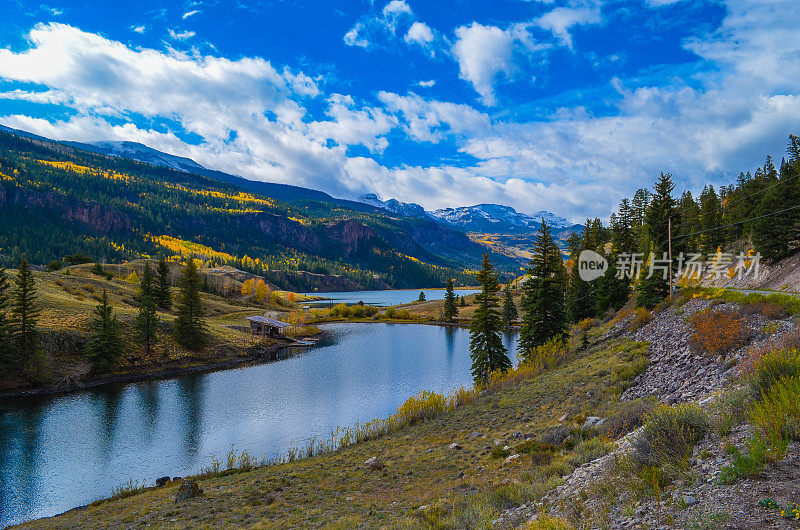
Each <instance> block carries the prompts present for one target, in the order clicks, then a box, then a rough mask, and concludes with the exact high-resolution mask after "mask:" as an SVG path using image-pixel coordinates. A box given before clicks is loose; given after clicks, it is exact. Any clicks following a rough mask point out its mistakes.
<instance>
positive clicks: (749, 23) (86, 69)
mask: <svg viewBox="0 0 800 530" xmlns="http://www.w3.org/2000/svg"><path fill="white" fill-rule="evenodd" d="M794 3H795V0H772V1H770V2H751V1H749V0H727V3H726V7H727V12H726V15H725V18H724V20H723V22H722V25H721V27H719V28H717V29H716V30H715V31H713V32H712V33H710V34H706V35H699V36H697V37H695V38H693V39H687V40H685V41H684V43H683V46H684V47H685V48H686V50H687V51H689V52H691V53H692V54H695V55H696V56H698V57H699V59H698V64H699V65H702V66H703V68H698V70H697V71H698V72H700V73H695V74H694V75H693V76H692V78H691V80H690V81H686V82H685V81H682V80H681V79H682V78H681V75H678V74H679V72H676V75H675V76H671V75H670V70H669V69H667V70H666V72H665V73H664V74H663V75H662V76H661V79H660V80H658V81H648V80H647V79H644V80H642V79H636V78H631V79H624V78H623V79H618V80H615V81H613V82H612V85H611V86H612V87H614V88H615V89H616V91H617V94H616V96H613V97H609V98H608V105H609V106H613V107H615V109H616V110H615V112H605V113H604V114H603V115H602V116H596V115H593V114H592V113H591V112H590V111H588V110H585V109H583V108H581V107H579V106H575V107H568V108H563V109H559V110H557V111H555V112H553V113H552V115H549V116H548V115H544V116H537V120H536V121H527V122H526V121H519V119H518V118H515V117H514V116H515V114H514V113H513V112H503V111H505V110H512V111H513V108H509V109H501V110H500V111H497V109H492V113H487V112H484V111H482V110H478V109H476V108H474V107H472V106H470V105H465V104H463V103H454V102H450V101H441V100H437V99H434V98H428V97H423V96H421V95H419V94H416V93H414V92H409V93H406V94H397V93H394V92H388V91H377V92H376V94H375V96H374V99H371V100H370V101H362V100H358V99H355V98H353V97H352V96H350V95H347V94H330V93H326V87H325V84H324V81H323V80H321V79H318V78H315V77H312V76H309V75H308V74H305V73H304V72H301V71H296V70H293V69H290V68H285V67H283V66H281V67H279V68H276V67H275V66H274V65H273V64H271V63H270V62H269V61H267V60H264V59H260V58H241V59H236V60H230V59H225V58H221V57H212V56H201V55H199V54H196V53H195V54H193V55H188V54H183V53H181V52H178V51H175V50H171V49H168V50H167V51H158V50H151V49H132V48H130V47H128V46H126V45H124V44H122V43H119V42H116V41H113V40H110V39H107V38H104V37H102V36H100V35H96V34H92V33H87V32H83V31H80V30H78V29H76V28H73V27H70V26H65V25H61V24H47V25H38V26H36V27H35V28H34V29H33V30H32V31H31V32H30V34H29V35H28V42H29V43H30V44H29V48H28V49H25V50H22V51H13V50H11V49H0V79H2V80H4V81H17V82H21V83H22V85H20V86H22V87H23V88H20V87H19V86H15V85H12V86H15V88H14V90H8V91H7V92H4V93H2V94H0V98H3V99H6V100H25V101H28V102H32V103H48V104H51V105H61V106H64V107H68V108H70V109H72V114H74V115H73V116H72V117H71V118H68V119H65V120H63V121H57V120H52V119H51V120H44V119H40V118H33V117H31V116H27V115H25V113H24V112H22V111H18V113H17V114H11V115H8V116H4V117H1V118H0V122H2V123H4V124H7V125H10V126H13V127H19V128H22V129H26V130H30V131H32V132H35V133H38V134H42V135H45V136H51V137H55V138H64V139H71V140H97V139H111V140H132V141H139V142H142V143H145V144H147V145H150V146H152V147H154V148H156V149H162V150H165V151H167V152H171V153H174V154H177V155H181V156H189V157H191V158H194V159H195V160H197V161H198V162H200V163H201V164H204V165H206V166H207V167H211V168H214V169H220V170H225V171H229V172H232V173H238V174H242V175H244V176H246V177H249V178H254V179H260V180H269V181H276V182H285V183H293V184H299V185H306V186H310V187H314V188H318V189H323V190H325V191H327V192H329V193H332V194H334V195H338V196H343V197H353V196H356V195H358V194H361V193H364V192H368V191H372V192H377V193H379V194H380V195H381V196H384V197H397V198H398V199H401V200H406V201H415V202H419V203H420V204H423V205H424V206H425V207H426V208H438V207H444V206H458V205H463V204H471V203H475V202H498V203H505V204H509V205H511V206H514V207H515V208H517V209H518V210H520V211H524V212H532V211H536V210H540V209H548V210H551V211H555V212H556V213H559V214H562V215H565V216H567V217H569V218H571V219H573V220H578V221H579V220H581V219H583V218H585V217H587V216H595V215H597V216H601V217H605V216H607V215H608V214H609V213H610V211H611V209H612V208H613V207H614V205H615V203H616V202H617V201H618V200H619V199H620V198H621V197H622V196H623V195H629V194H631V193H632V192H633V191H634V190H635V188H637V187H641V186H649V185H651V184H652V179H653V178H654V177H655V176H656V175H657V174H658V172H659V171H661V170H663V171H670V172H672V173H673V174H674V175H675V176H676V178H677V179H678V180H679V181H681V183H682V184H689V185H690V186H695V187H701V186H702V184H703V183H705V182H708V181H709V179H711V180H714V179H717V180H722V179H725V180H727V179H729V178H732V177H733V176H734V175H735V174H738V171H739V170H741V169H747V168H752V167H754V166H755V165H756V164H758V163H759V162H761V161H762V159H763V156H764V155H765V154H766V153H768V152H770V151H771V152H772V154H774V155H778V156H780V154H781V152H782V151H783V149H784V147H785V142H786V135H787V133H788V132H796V131H798V129H800V89H798V87H797V79H800V62H798V61H797V57H800V34H798V32H797V27H800V13H798V12H797V10H795V9H793V7H794ZM380 13H381V16H382V11H381V12H380ZM775 13H781V16H776V15H775ZM563 27H564V28H568V27H570V26H568V25H565V26H563ZM567 31H569V30H567ZM398 34H399V33H398ZM554 34H555V32H554ZM521 35H524V32H523V31H522V30H519V29H518V28H514V27H512V26H509V27H507V28H505V29H504V28H499V27H495V26H483V25H481V24H477V23H476V24H471V25H468V26H462V27H460V28H459V29H458V31H457V34H456V37H457V38H458V39H457V41H456V43H455V44H454V45H453V50H452V53H453V56H454V58H456V59H457V60H458V61H459V67H460V68H459V70H460V75H461V77H462V78H463V79H465V80H466V81H468V82H469V83H471V84H472V86H474V87H475V89H476V90H477V91H478V93H479V94H480V95H481V96H482V97H483V98H484V101H486V102H495V101H496V99H495V98H496V96H495V93H494V90H495V87H496V83H497V81H498V79H501V78H502V76H510V75H513V74H514V73H515V71H516V69H518V68H522V66H521V65H519V64H517V65H514V64H513V60H514V53H516V52H515V50H516V47H519V46H523V47H524V46H525V43H524V38H523V36H521ZM573 45H580V42H578V43H573ZM487 50H489V52H490V53H485V52H487ZM709 65H710V67H709ZM526 73H527V72H526ZM663 79H669V80H670V81H669V83H668V84H664V83H663V82H662V81H663ZM26 84H31V85H34V86H36V87H37V88H35V89H33V88H25V87H26V86H27V85H26ZM379 88H380V87H378V89H379ZM308 98H320V99H319V100H318V101H319V102H320V103H322V104H323V107H324V113H323V114H321V115H316V116H312V115H310V112H309V111H308V110H307V109H306V107H305V106H304V105H305V102H306V101H307V100H308ZM318 106H319V105H318V104H317V105H314V107H318ZM4 107H7V106H4ZM20 108H28V107H20ZM139 118H144V119H139ZM120 122H122V123H124V125H118V124H119V123H120ZM152 122H160V123H167V124H168V125H167V126H166V132H165V130H164V129H163V128H160V129H159V130H158V131H156V130H152V129H150V128H148V127H149V126H147V125H139V126H136V125H134V123H139V124H142V123H145V124H147V123H152ZM184 134H190V135H193V136H196V137H199V138H201V140H200V141H199V143H197V144H196V145H189V144H186V143H184V142H182V141H181V140H180V137H182V136H183V135H184ZM398 136H402V137H404V141H407V142H418V143H419V142H426V143H429V144H437V145H439V146H440V147H441V149H440V150H438V151H437V156H436V158H432V159H431V161H430V162H429V163H427V164H425V163H415V164H397V165H389V164H388V163H386V162H382V160H384V157H382V156H381V153H383V152H384V151H386V153H389V147H388V143H389V142H388V138H391V139H393V140H394V139H395V138H396V137H398ZM354 146H358V149H353V148H354ZM448 150H452V151H455V152H456V153H457V155H458V158H455V160H456V161H457V162H456V161H451V162H448V161H447V158H448V152H449V151H448ZM364 153H368V155H364ZM356 154H360V155H364V156H355V155H356Z"/></svg>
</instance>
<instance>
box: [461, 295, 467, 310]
mask: <svg viewBox="0 0 800 530" xmlns="http://www.w3.org/2000/svg"><path fill="white" fill-rule="evenodd" d="M461 307H467V299H466V298H465V297H464V295H463V294H462V295H461Z"/></svg>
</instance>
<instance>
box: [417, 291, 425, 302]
mask: <svg viewBox="0 0 800 530" xmlns="http://www.w3.org/2000/svg"><path fill="white" fill-rule="evenodd" d="M417 301H418V302H424V301H425V291H420V292H419V298H417Z"/></svg>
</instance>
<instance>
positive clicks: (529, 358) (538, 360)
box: [522, 338, 570, 371]
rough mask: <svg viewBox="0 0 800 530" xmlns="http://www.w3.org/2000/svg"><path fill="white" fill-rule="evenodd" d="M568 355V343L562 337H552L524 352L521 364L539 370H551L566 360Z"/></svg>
mask: <svg viewBox="0 0 800 530" xmlns="http://www.w3.org/2000/svg"><path fill="white" fill-rule="evenodd" d="M569 357H570V349H569V345H568V344H567V342H566V341H565V340H564V339H561V338H552V339H550V340H548V341H547V342H545V343H544V344H541V345H539V346H536V347H535V348H534V349H533V350H531V351H528V352H525V353H524V354H523V357H522V364H524V365H526V366H528V367H532V368H534V369H536V370H539V371H545V370H551V369H553V368H555V367H556V366H559V365H560V364H562V363H563V362H565V361H567V360H568V359H569Z"/></svg>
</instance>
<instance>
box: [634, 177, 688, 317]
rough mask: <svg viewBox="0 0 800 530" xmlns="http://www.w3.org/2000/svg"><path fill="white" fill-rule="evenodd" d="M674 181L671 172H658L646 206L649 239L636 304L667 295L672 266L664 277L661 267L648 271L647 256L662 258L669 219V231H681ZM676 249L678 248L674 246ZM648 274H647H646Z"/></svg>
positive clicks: (646, 304)
mask: <svg viewBox="0 0 800 530" xmlns="http://www.w3.org/2000/svg"><path fill="white" fill-rule="evenodd" d="M674 189H675V183H674V182H673V181H672V175H670V174H669V173H666V174H665V173H661V175H660V176H659V177H658V181H656V185H655V193H654V194H653V198H652V201H651V202H650V206H649V207H648V208H647V213H646V215H645V222H646V228H647V233H648V236H649V239H650V244H649V249H650V252H649V253H648V256H647V260H646V262H645V264H644V266H643V267H642V272H641V282H640V284H639V287H638V291H639V294H638V298H637V302H636V303H637V305H638V306H639V307H653V306H655V305H656V304H657V303H658V302H660V301H661V300H663V299H664V298H666V297H667V296H668V295H669V275H670V274H672V266H671V264H669V268H668V272H667V274H666V276H667V277H666V278H665V277H664V276H665V275H664V272H663V271H662V270H656V269H654V270H653V274H652V275H650V265H649V260H650V256H652V258H653V259H654V260H655V261H656V262H660V261H661V260H663V259H664V256H665V255H666V254H667V249H668V244H669V242H668V237H667V232H668V230H667V227H668V223H669V220H670V219H671V220H672V233H673V234H677V233H680V219H679V216H678V210H677V207H676V202H675V199H674V198H673V197H672V191H673V190H674ZM674 250H675V251H676V252H677V249H674ZM648 276H650V277H649V278H648Z"/></svg>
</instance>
